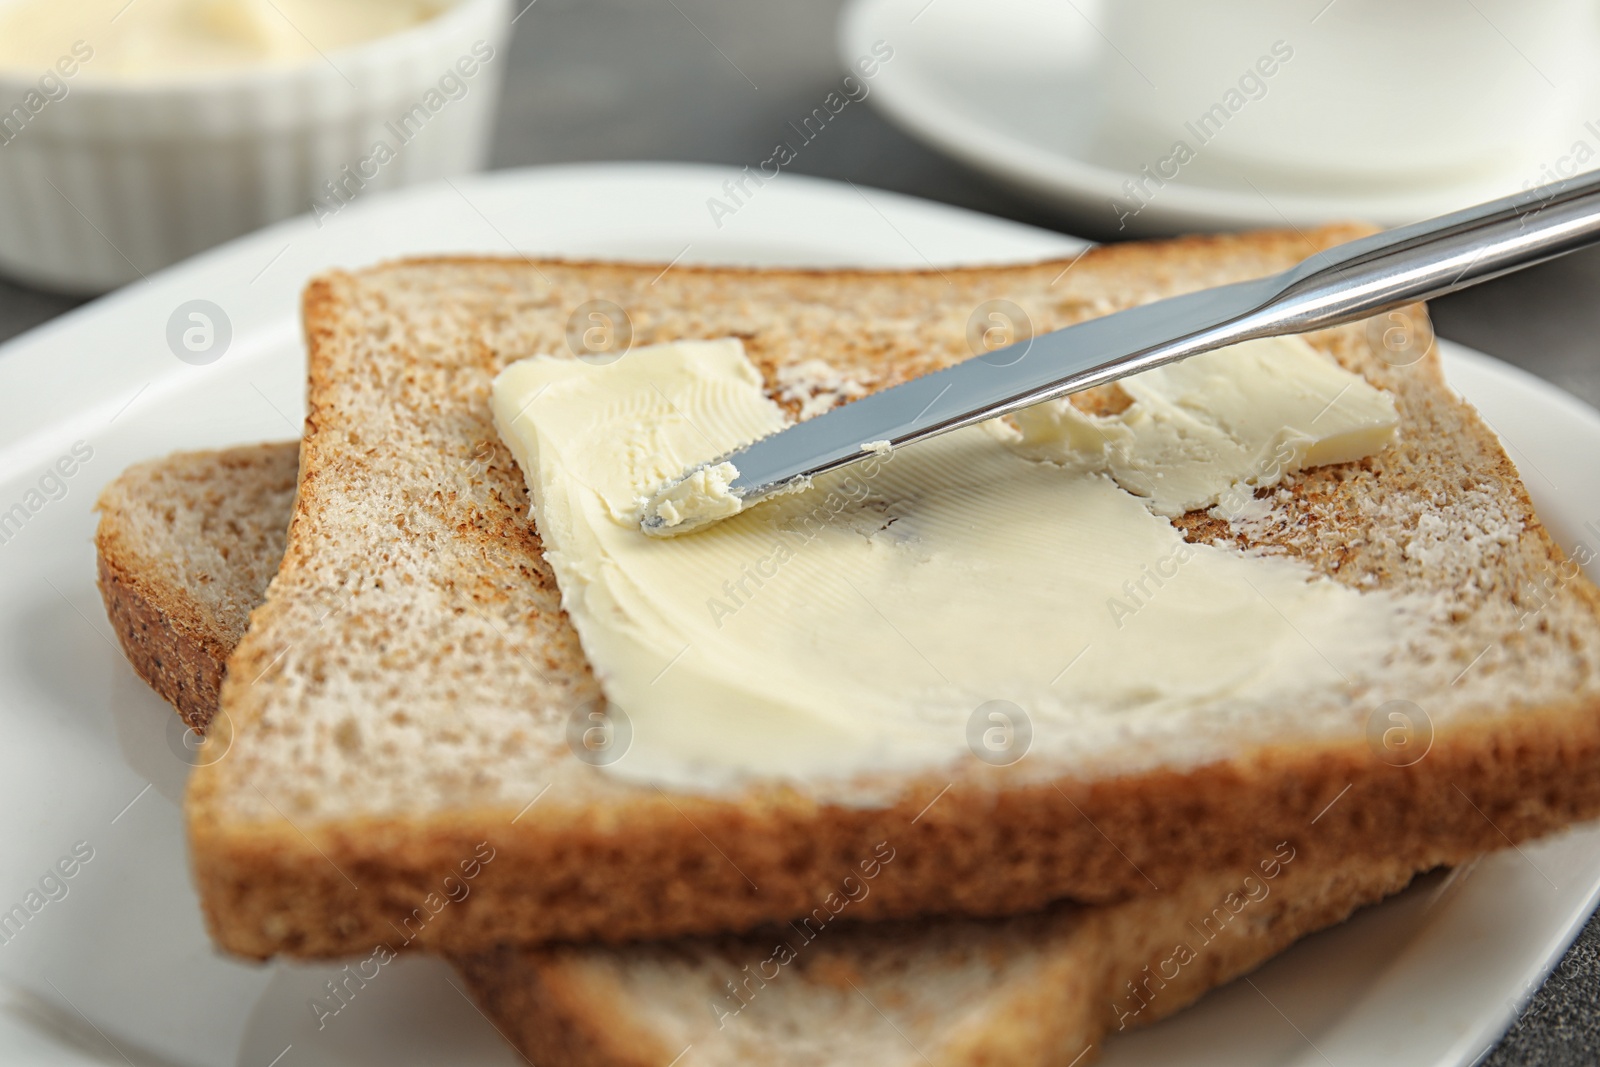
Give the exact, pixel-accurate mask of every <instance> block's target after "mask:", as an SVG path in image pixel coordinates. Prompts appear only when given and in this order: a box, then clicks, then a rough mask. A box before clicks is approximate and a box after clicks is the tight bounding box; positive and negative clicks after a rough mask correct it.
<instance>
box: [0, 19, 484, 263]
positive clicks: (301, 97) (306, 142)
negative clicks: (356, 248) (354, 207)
mask: <svg viewBox="0 0 1600 1067" xmlns="http://www.w3.org/2000/svg"><path fill="white" fill-rule="evenodd" d="M510 29H511V5H510V0H133V2H132V3H130V2H129V0H71V2H62V0H0V201H3V202H4V203H5V204H6V206H7V209H6V210H5V211H4V212H0V273H3V274H5V275H6V276H9V277H11V278H14V279H17V280H20V281H23V282H26V283H28V284H32V285H36V286H40V287H43V288H49V289H55V290H60V291H65V292H77V293H94V292H103V291H105V290H108V289H112V288H115V287H117V286H119V285H123V284H125V283H127V282H130V281H134V280H137V279H139V278H140V277H143V276H145V275H147V274H149V273H150V272H151V271H154V270H157V269H159V268H161V267H164V266H166V265H168V264H170V263H174V262H176V261H178V260H180V259H183V258H186V257H187V256H190V255H193V254H194V253H196V252H199V251H201V250H203V249H206V248H209V247H211V246H212V245H215V244H218V243H220V242H222V241H225V240H228V239H229V238H232V237H236V236H238V235H240V234H243V233H247V232H249V231H251V230H254V229H257V228H259V227H261V226H264V225H266V224H268V223H271V222H275V221H277V220H279V219H283V218H288V217H290V216H294V215H299V214H304V213H307V212H311V213H314V214H315V215H316V216H317V218H318V219H319V221H321V222H323V223H327V222H328V221H329V220H330V219H331V218H332V217H333V216H336V215H337V214H338V213H340V212H341V211H343V210H344V209H345V207H347V206H348V205H349V204H351V203H353V202H354V201H355V200H357V199H359V198H360V197H362V196H365V195H367V194H369V193H371V192H374V191H377V190H380V189H388V188H396V187H399V186H401V185H407V184H411V183H414V182H418V181H426V180H429V179H436V178H441V177H450V176H453V175H458V174H464V173H469V172H471V171H473V170H477V169H480V168H481V167H482V166H483V165H484V163H485V162H486V160H487V154H488V146H489V135H490V133H491V126H492V124H493V120H494V113H495V108H496V105H497V103H498V98H499V92H500V84H501V78H502V68H503V65H504V62H505V50H506V44H507V40H508V38H509V36H510Z"/></svg>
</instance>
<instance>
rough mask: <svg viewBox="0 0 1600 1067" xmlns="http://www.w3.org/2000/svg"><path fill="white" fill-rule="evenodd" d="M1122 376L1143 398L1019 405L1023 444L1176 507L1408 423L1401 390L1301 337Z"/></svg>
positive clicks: (1353, 451) (1248, 487) (1377, 442)
mask: <svg viewBox="0 0 1600 1067" xmlns="http://www.w3.org/2000/svg"><path fill="white" fill-rule="evenodd" d="M1122 387H1123V389H1124V391H1126V392H1127V394H1128V395H1129V396H1130V397H1132V398H1133V404H1132V405H1131V406H1130V407H1128V408H1127V409H1126V410H1125V411H1123V412H1121V413H1120V414H1118V415H1113V416H1108V417H1096V416H1091V415H1085V414H1082V413H1080V412H1079V411H1078V410H1077V409H1076V408H1074V407H1072V405H1071V403H1070V402H1069V401H1067V400H1065V399H1063V400H1058V401H1052V402H1050V403H1048V404H1040V405H1037V406H1035V407H1033V408H1028V409H1025V410H1023V411H1021V412H1018V413H1017V414H1016V416H1015V417H1014V418H1015V422H1016V424H1017V426H1018V428H1019V429H1020V430H1021V437H1020V438H1019V440H1018V442H1017V446H1016V447H1017V448H1018V451H1019V452H1021V453H1022V454H1023V455H1026V456H1029V457H1031V458H1034V459H1043V460H1050V461H1052V462H1057V463H1064V464H1070V465H1078V466H1081V465H1083V464H1085V463H1089V464H1091V465H1093V466H1097V467H1098V468H1100V469H1103V470H1105V471H1106V472H1107V473H1108V474H1110V475H1111V477H1112V478H1113V479H1115V480H1116V482H1117V484H1118V485H1120V486H1122V487H1123V488H1124V489H1127V490H1128V491H1129V492H1131V493H1134V494H1136V495H1138V496H1141V497H1145V498H1146V499H1148V500H1149V501H1150V506H1151V508H1152V509H1153V510H1155V511H1156V512H1158V513H1159V514H1162V515H1172V516H1176V515H1181V514H1183V513H1184V512H1186V511H1193V510H1195V509H1197V508H1201V507H1207V506H1210V505H1211V504H1214V503H1216V502H1217V501H1218V497H1219V496H1223V497H1225V498H1226V500H1227V502H1229V503H1231V502H1232V501H1235V500H1239V499H1244V498H1248V496H1249V495H1250V492H1251V491H1253V490H1254V489H1257V488H1265V487H1268V486H1272V485H1275V484H1277V482H1278V481H1279V480H1280V479H1282V477H1283V476H1284V475H1285V474H1292V473H1294V472H1295V471H1298V470H1301V469H1303V468H1305V467H1316V466H1320V465H1322V464H1326V463H1344V462H1347V461H1349V460H1354V459H1360V458H1361V457H1363V456H1369V455H1372V454H1373V453H1375V452H1378V451H1381V450H1382V449H1383V448H1384V447H1385V446H1386V445H1388V443H1389V442H1390V441H1391V440H1393V438H1394V433H1395V427H1396V426H1397V425H1398V423H1399V415H1398V413H1397V412H1396V411H1395V406H1394V398H1393V397H1391V396H1390V395H1389V394H1388V393H1385V392H1383V391H1382V390H1379V389H1374V388H1373V387H1372V386H1371V385H1368V384H1367V383H1366V382H1365V381H1363V380H1362V379H1360V378H1358V377H1356V376H1355V375H1352V374H1350V373H1348V372H1346V371H1345V370H1343V369H1342V368H1340V367H1339V366H1338V365H1337V364H1335V363H1334V362H1333V361H1332V360H1330V359H1328V358H1327V357H1326V356H1324V355H1322V354H1321V353H1319V352H1317V350H1316V349H1314V348H1312V347H1311V346H1310V345H1309V344H1307V343H1306V342H1305V341H1304V340H1302V339H1301V338H1299V337H1271V338H1265V339H1263V340H1259V341H1246V342H1244V343H1243V344H1238V345H1233V346H1231V347H1229V348H1223V349H1218V350H1217V351H1215V352H1207V353H1204V354H1202V355H1198V356H1194V357H1191V358H1189V359H1186V360H1183V361H1182V362H1180V363H1174V364H1171V365H1169V366H1166V367H1160V368H1158V369H1156V370H1152V371H1146V372H1145V373H1143V374H1138V375H1135V376H1134V377H1132V378H1127V379H1124V380H1123V382H1122ZM1219 482H1226V483H1227V484H1226V487H1225V489H1224V490H1223V491H1222V492H1221V493H1219V491H1218V489H1217V484H1218V483H1219Z"/></svg>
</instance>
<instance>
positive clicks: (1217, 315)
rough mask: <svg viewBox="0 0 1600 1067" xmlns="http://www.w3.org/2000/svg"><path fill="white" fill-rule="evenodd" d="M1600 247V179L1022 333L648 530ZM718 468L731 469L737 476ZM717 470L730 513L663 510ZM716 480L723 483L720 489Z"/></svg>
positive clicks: (659, 530) (779, 450)
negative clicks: (686, 500)
mask: <svg viewBox="0 0 1600 1067" xmlns="http://www.w3.org/2000/svg"><path fill="white" fill-rule="evenodd" d="M1597 240H1600V171H1596V172H1591V173H1589V174H1584V175H1580V176H1578V177H1577V178H1572V179H1568V180H1566V181H1563V182H1557V183H1553V184H1552V185H1549V186H1541V187H1539V188H1536V189H1532V190H1528V191H1526V192H1523V193H1519V194H1516V195H1514V196H1510V197H1505V198H1502V199H1500V200H1495V201H1491V202H1489V203H1486V204H1482V205H1478V206H1477V207H1473V208H1468V209H1465V210H1463V211H1458V212H1454V213H1452V214H1450V215H1445V216H1442V217H1440V218H1437V219H1432V220H1428V221H1426V222H1421V223H1415V224H1413V225H1411V226H1406V227H1401V228H1400V229H1397V230H1392V231H1389V232H1387V233H1381V234H1374V235H1371V236H1368V237H1363V238H1360V239H1358V240H1355V241H1351V242H1348V243H1346V244H1343V245H1340V246H1338V247H1336V248H1333V249H1328V250H1323V251H1320V252H1318V253H1316V254H1315V255H1313V256H1311V257H1309V258H1307V259H1305V260H1303V261H1302V262H1301V263H1299V264H1298V265H1297V266H1295V267H1292V268H1290V269H1289V270H1286V271H1284V272H1282V273H1281V274H1276V275H1272V276H1269V277H1266V278H1259V279H1255V280H1252V281H1243V282H1235V283H1232V284H1230V285H1224V286H1220V287H1217V288H1213V289H1204V290H1200V291H1197V292H1191V293H1185V294H1182V295H1179V296H1173V297H1168V298H1166V299H1163V300H1156V301H1153V302H1151V303H1147V304H1143V305H1140V306H1138V307H1133V308H1129V309H1126V310H1123V311H1119V312H1116V313H1113V314H1110V315H1106V316H1104V317H1101V318H1096V319H1090V320H1087V321H1085V322H1080V323H1077V324H1075V325H1072V326H1068V327H1066V328H1065V329H1061V330H1056V331H1053V332H1050V333H1045V334H1040V335H1038V336H1035V337H1029V338H1024V339H1020V340H1018V341H1016V342H1014V343H1013V344H1010V345H1007V346H1004V347H1002V348H997V349H995V350H993V351H991V352H986V353H983V354H981V355H978V356H975V357H973V358H971V359H968V360H964V361H962V362H960V363H957V364H954V365H953V366H950V367H946V368H944V369H943V370H939V371H935V372H933V373H931V374H927V375H924V376H922V377H919V378H913V379H911V380H909V381H906V382H902V383H900V384H898V385H895V386H893V387H891V388H888V389H884V390H881V391H880V392H877V393H874V394H872V395H870V396H866V397H863V398H862V399H860V400H856V401H854V402H852V403H850V404H846V405H844V406H843V407H839V408H835V409H834V410H832V411H830V412H827V413H826V414H823V415H819V416H817V417H816V418H813V419H810V420H807V421H805V422H800V423H796V424H795V425H792V426H789V427H787V428H785V429H783V430H780V431H779V432H777V433H774V434H772V435H770V436H768V437H764V438H762V439H760V440H758V441H754V442H752V443H750V444H748V445H746V446H744V447H743V448H740V449H737V450H735V451H734V452H731V453H729V454H727V455H725V456H720V457H718V458H717V459H714V460H711V461H709V462H707V463H703V464H699V465H697V466H696V467H694V468H691V469H690V470H688V471H685V472H684V473H683V475H681V476H680V477H678V478H677V479H674V480H672V481H670V482H668V483H667V484H666V485H664V486H662V487H661V488H660V489H659V490H658V491H657V492H656V493H655V494H653V495H652V496H651V497H650V498H649V500H647V501H646V503H645V505H644V506H643V507H642V508H641V510H640V528H641V529H642V530H643V531H644V532H645V533H647V534H650V535H653V536H659V537H670V536H675V535H677V534H679V533H684V532H687V531H689V530H692V529H696V528H698V527H700V526H702V525H706V524H707V523H709V522H714V521H718V520H719V519H720V518H725V517H727V515H729V514H733V513H734V512H736V511H738V510H742V509H743V508H745V507H748V506H750V505H751V504H753V503H755V502H757V501H759V500H761V499H764V498H765V497H768V496H771V495H773V494H774V493H779V492H784V491H787V490H790V489H792V488H794V487H796V486H804V485H805V484H808V483H807V480H808V479H810V478H814V477H816V476H817V475H820V474H824V473H827V472H828V471H831V470H835V469H837V468H839V467H842V466H844V465H846V464H849V463H853V462H856V461H858V460H860V459H863V458H865V457H866V456H867V455H868V454H869V453H871V452H878V451H881V450H882V449H883V448H884V447H885V443H886V444H887V447H889V448H891V449H892V448H899V447H901V446H903V445H906V444H910V443H912V442H915V441H920V440H924V439H926V438H929V437H932V436H935V435H937V434H941V433H946V432H948V431H950V430H955V429H959V428H960V427H963V426H968V425H971V424H973V423H975V422H980V421H982V420H985V419H990V418H996V417H998V416H1002V415H1006V414H1009V413H1010V412H1013V411H1016V410H1018V409H1019V408H1023V407H1026V406H1029V405H1031V404H1037V403H1041V402H1044V401H1047V400H1052V399H1056V398H1058V397H1061V396H1066V395H1068V394H1070V393H1074V392H1078V391H1081V390H1083V389H1088V388H1092V387H1094V386H1097V385H1104V384H1106V383H1108V382H1112V381H1115V380H1117V379H1118V378H1123V377H1127V376H1129V375H1132V374H1137V373H1139V372H1141V371H1145V370H1150V369H1152V368H1154V367H1159V366H1163V365H1165V364H1167V363H1171V362H1174V361H1176V360H1179V359H1184V358H1186V357H1188V356H1192V355H1198V354H1199V353H1201V352H1207V351H1211V350H1213V349H1216V348H1220V347H1223V346H1225V345H1229V344H1235V343H1238V342H1240V341H1246V340H1251V339H1253V338H1257V337H1268V336H1275V335H1279V334H1288V333H1302V332H1306V331H1309V330H1314V329H1320V328H1323V327H1328V326H1334V325H1339V324H1341V323H1345V322H1350V321H1354V320H1356V319H1359V318H1364V317H1366V316H1368V315H1372V314H1378V313H1381V312H1384V311H1387V310H1389V309H1391V308H1395V307H1399V306H1401V305H1403V304H1407V303H1411V302H1413V301H1416V300H1424V299H1429V298H1431V297H1434V296H1439V295H1443V294H1444V293H1448V292H1454V291H1456V290H1458V289H1463V288H1466V287H1467V286H1469V285H1475V284H1477V283H1479V282H1482V281H1487V280H1488V279H1490V278H1494V277H1499V276H1500V275H1503V274H1506V273H1509V272H1511V271H1514V270H1520V269H1523V268H1524V267H1528V266H1532V265H1533V264H1535V263H1541V262H1545V261H1546V260H1549V259H1553V258H1555V257H1557V256H1560V255H1565V254H1567V253H1568V252H1572V251H1576V250H1577V249H1579V248H1582V247H1584V246H1586V245H1588V244H1591V243H1594V242H1595V241H1597ZM723 464H731V465H732V467H733V468H734V471H733V473H732V476H731V477H726V476H727V475H728V471H727V470H726V468H723V467H722V465H723ZM707 468H720V469H721V474H722V475H723V476H724V478H725V480H726V487H725V489H721V492H722V493H723V494H724V495H725V496H726V497H727V498H729V499H732V500H734V501H735V506H733V507H729V508H724V509H722V510H721V513H708V514H707V517H705V518H700V519H695V518H686V517H683V515H682V512H681V509H672V508H669V509H667V515H666V516H663V514H662V513H661V505H662V504H663V503H664V502H666V501H667V500H668V499H669V498H670V497H671V496H672V494H674V493H675V492H677V491H679V489H680V487H681V486H683V484H684V483H685V482H686V481H687V480H688V479H689V478H691V477H692V476H694V475H695V474H696V473H697V472H699V471H701V470H704V469H707ZM720 480H721V479H719V481H720Z"/></svg>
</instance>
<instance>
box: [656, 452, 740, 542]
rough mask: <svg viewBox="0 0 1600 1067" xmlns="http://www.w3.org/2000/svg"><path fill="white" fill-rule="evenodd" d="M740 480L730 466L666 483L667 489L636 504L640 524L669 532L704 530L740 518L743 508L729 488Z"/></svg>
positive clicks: (715, 466) (698, 471) (701, 470)
mask: <svg viewBox="0 0 1600 1067" xmlns="http://www.w3.org/2000/svg"><path fill="white" fill-rule="evenodd" d="M737 477H739V468H737V467H735V466H734V465H733V464H732V463H726V462H724V463H715V464H712V465H711V466H708V467H699V468H696V469H695V471H694V472H693V473H692V474H690V475H689V476H688V477H687V478H684V479H683V480H682V481H676V482H669V483H668V485H667V488H666V489H665V490H663V491H661V492H658V493H656V494H655V495H653V496H651V497H649V498H646V499H643V500H641V501H640V503H639V521H640V522H641V523H644V522H649V523H650V525H651V526H653V527H659V528H661V529H663V530H671V529H673V528H674V527H678V526H685V525H687V526H689V527H695V526H704V525H706V524H707V523H711V522H716V521H717V520H718V519H725V518H727V517H728V516H729V515H737V514H739V509H740V508H741V507H743V506H744V504H743V502H742V501H741V500H740V499H739V497H738V495H737V494H736V493H734V492H733V491H732V490H731V489H729V488H728V487H729V486H730V485H731V484H732V483H733V480H734V479H735V478H737Z"/></svg>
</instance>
